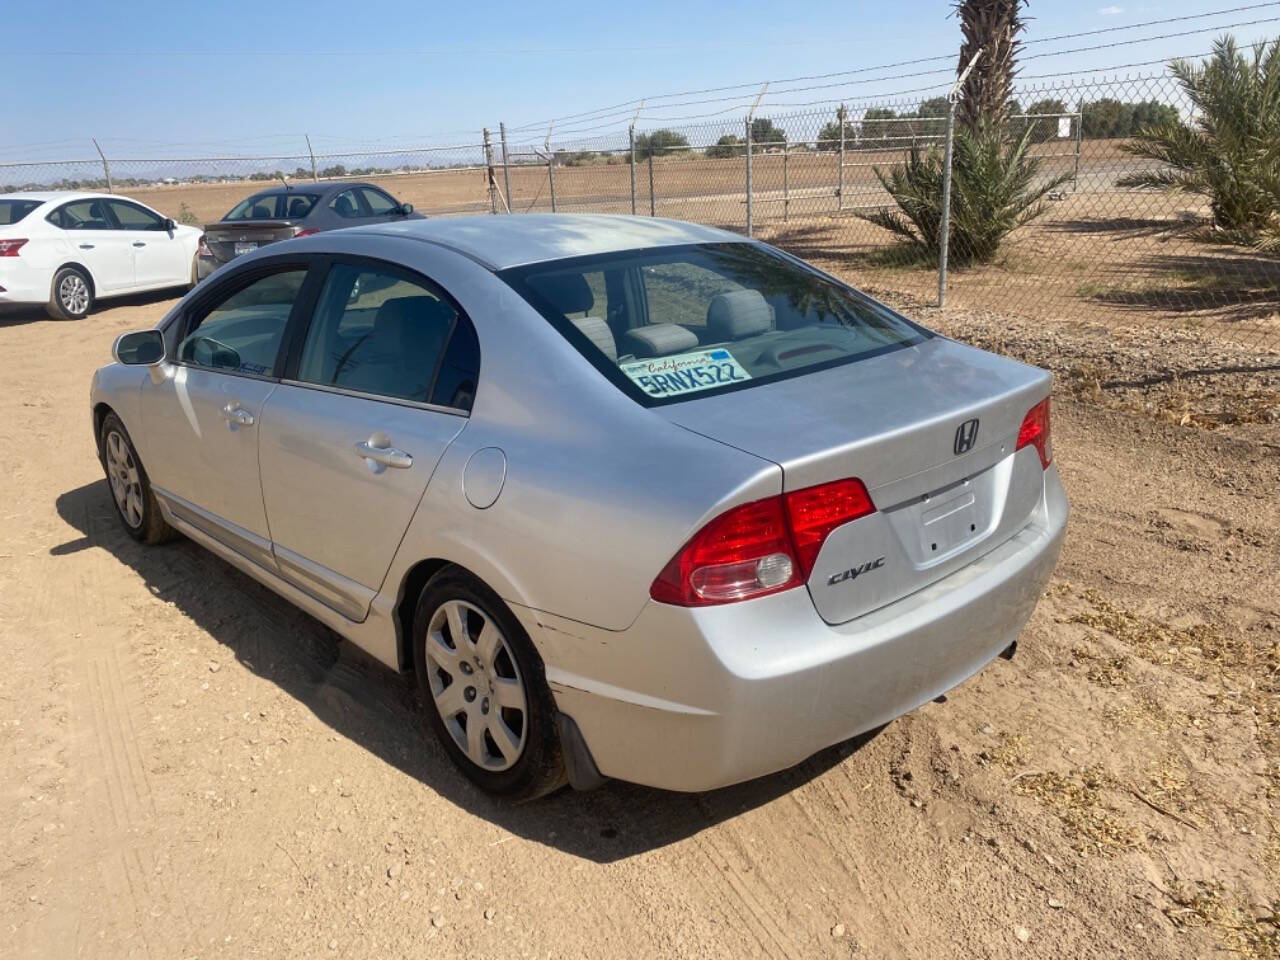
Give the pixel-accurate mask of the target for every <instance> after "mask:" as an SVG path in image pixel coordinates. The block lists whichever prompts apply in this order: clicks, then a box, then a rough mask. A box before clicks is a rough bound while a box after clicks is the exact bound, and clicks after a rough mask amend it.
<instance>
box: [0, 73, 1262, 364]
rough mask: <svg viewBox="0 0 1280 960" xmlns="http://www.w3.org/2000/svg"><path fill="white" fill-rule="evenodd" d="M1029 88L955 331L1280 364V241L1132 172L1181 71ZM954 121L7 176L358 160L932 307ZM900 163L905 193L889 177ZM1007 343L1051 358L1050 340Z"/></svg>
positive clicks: (491, 134)
mask: <svg viewBox="0 0 1280 960" xmlns="http://www.w3.org/2000/svg"><path fill="white" fill-rule="evenodd" d="M1016 96H1017V100H1016V103H1014V104H1012V105H1011V108H1010V110H1011V116H1010V118H1009V119H1008V120H1007V121H1006V124H1005V128H1004V129H1005V137H1004V143H1005V144H1006V146H1005V149H1009V147H1008V144H1009V143H1017V142H1019V141H1020V140H1021V139H1022V137H1023V135H1024V134H1025V135H1026V152H1025V157H1024V161H1025V165H1024V170H1023V174H1022V179H1021V181H1020V182H1019V183H1018V184H1014V185H1013V188H1012V189H1011V192H1013V193H1018V192H1021V193H1024V194H1029V195H1031V196H1033V197H1034V198H1035V199H1034V200H1033V202H1032V203H1031V204H1030V205H1029V206H1028V207H1026V208H1024V209H1023V212H1022V213H1019V214H1016V215H1014V216H1013V218H1012V219H1013V223H1011V224H1008V225H1009V226H1011V227H1012V229H1010V230H1009V231H1008V232H1007V233H1006V234H1004V235H1003V236H1002V237H1000V238H999V240H998V242H997V243H994V244H993V243H992V241H991V237H990V236H989V235H988V234H987V233H986V232H984V227H985V226H989V224H984V223H982V222H977V223H975V222H974V211H973V210H966V209H965V208H964V206H963V205H964V204H966V203H971V202H972V196H971V195H972V194H973V193H974V192H975V189H976V187H975V184H973V183H969V184H967V185H966V186H965V187H964V188H963V189H959V190H957V191H956V192H955V194H954V196H953V203H952V207H953V209H952V210H951V213H952V221H951V230H950V234H949V235H950V238H951V249H950V269H949V271H948V274H947V282H946V295H947V308H948V309H947V311H946V313H945V314H944V315H941V317H940V318H939V319H935V318H933V317H932V315H931V319H930V322H935V325H941V326H943V327H944V328H946V327H947V322H946V321H945V318H948V317H950V318H952V321H951V322H952V323H953V324H954V323H955V322H956V320H955V318H960V319H961V320H966V322H968V323H969V326H968V327H966V328H964V329H962V330H961V332H960V334H959V335H965V336H968V337H969V338H970V339H974V340H978V341H980V342H982V343H983V344H984V345H995V346H1001V345H1002V344H1006V341H1007V340H1008V338H1011V337H1016V338H1021V339H1023V340H1027V339H1029V338H1033V337H1034V336H1035V335H1036V333H1037V332H1040V333H1043V332H1044V331H1050V330H1052V331H1057V332H1059V333H1062V332H1064V331H1066V332H1069V331H1073V330H1075V331H1079V330H1083V329H1087V330H1090V331H1093V334H1092V335H1093V336H1094V340H1095V341H1097V343H1098V344H1101V346H1098V347H1096V349H1092V355H1093V356H1092V359H1091V361H1090V362H1091V363H1093V364H1094V365H1095V366H1097V367H1098V368H1099V369H1100V370H1101V373H1099V375H1098V376H1099V378H1103V377H1106V376H1113V377H1114V375H1115V373H1116V371H1118V370H1120V368H1121V367H1124V370H1123V372H1124V373H1125V374H1126V375H1129V374H1133V375H1138V374H1139V373H1141V370H1140V368H1141V366H1142V365H1143V364H1144V363H1145V364H1147V366H1149V367H1150V369H1151V370H1157V369H1165V368H1167V369H1174V370H1178V369H1194V368H1196V367H1197V365H1199V366H1214V365H1216V366H1217V367H1228V366H1233V365H1234V366H1238V367H1241V368H1256V369H1264V370H1265V369H1268V368H1269V369H1273V370H1274V369H1276V368H1277V366H1280V258H1277V257H1276V256H1275V255H1274V254H1270V255H1268V254H1265V253H1263V252H1261V251H1260V250H1257V249H1253V248H1251V247H1249V246H1243V245H1238V244H1231V243H1226V242H1222V241H1221V238H1220V237H1219V236H1217V235H1215V232H1214V230H1213V228H1212V216H1211V212H1210V208H1209V203H1208V200H1207V199H1206V198H1204V197H1200V196H1197V195H1192V194H1185V193H1182V194H1174V193H1167V192H1161V191H1157V190H1152V189H1136V188H1133V187H1128V186H1125V185H1123V184H1124V180H1125V178H1126V177H1130V176H1133V175H1135V174H1140V173H1143V172H1144V171H1150V170H1152V169H1155V168H1157V167H1158V166H1159V164H1156V163H1153V162H1152V161H1149V160H1145V159H1142V158H1140V157H1137V156H1135V155H1133V154H1132V153H1131V152H1130V151H1129V150H1128V149H1127V147H1128V145H1129V144H1130V143H1131V142H1132V141H1131V137H1132V136H1133V134H1134V133H1135V132H1136V131H1137V130H1138V129H1140V128H1141V127H1142V126H1144V125H1146V124H1149V123H1151V122H1155V121H1159V120H1161V119H1170V118H1182V119H1189V118H1190V117H1191V116H1192V108H1191V104H1190V103H1188V102H1187V101H1186V99H1185V97H1184V94H1183V91H1182V89H1181V88H1180V87H1179V86H1178V84H1177V83H1176V82H1175V81H1174V80H1173V78H1172V77H1170V76H1169V75H1167V74H1164V73H1159V74H1151V75H1145V76H1132V77H1126V78H1124V79H1119V80H1117V79H1111V80H1098V79H1090V80H1081V81H1069V80H1068V81H1063V82H1061V83H1058V84H1056V85H1052V86H1035V87H1027V88H1025V89H1021V90H1019V91H1018V92H1017V95H1016ZM624 122H625V121H624ZM946 131H947V102H946V99H945V98H943V97H933V98H929V99H918V100H906V101H902V100H899V101H889V102H885V101H877V102H871V103H859V104H854V103H849V104H837V103H831V104H829V105H820V106H814V107H808V108H804V109H792V110H790V111H789V112H785V113H784V112H778V111H777V110H776V109H771V110H770V111H769V112H768V113H767V115H766V114H765V113H764V112H763V111H760V112H757V113H756V114H755V115H754V116H752V117H750V118H749V119H743V118H742V117H741V116H740V115H739V116H736V117H726V118H724V119H711V120H702V121H699V122H696V123H689V124H682V125H668V126H657V125H656V124H649V125H646V124H645V123H644V122H643V116H641V122H640V123H639V124H638V125H636V126H634V127H632V128H631V129H627V128H626V127H624V128H622V129H621V130H620V131H617V132H613V133H608V134H605V135H600V136H594V137H575V136H573V135H569V136H563V135H557V134H556V133H555V132H554V131H548V132H547V133H546V134H545V135H543V136H541V138H540V139H538V138H531V137H529V135H528V133H527V132H526V133H524V134H522V135H520V136H508V135H507V132H506V130H505V129H504V128H503V127H502V126H501V125H499V126H498V128H497V129H495V130H486V131H484V132H483V134H482V135H481V136H480V137H478V138H477V139H476V141H475V142H473V143H467V144H461V145H453V146H442V147H429V148H420V149H412V150H410V149H405V150H397V151H381V152H360V153H344V154H331V153H328V154H323V155H315V156H313V155H311V154H310V153H309V152H308V153H298V154H296V155H291V156H278V157H228V158H222V159H176V160H127V159H120V160H117V159H114V158H106V159H102V158H98V159H93V158H86V159H83V160H79V161H69V162H58V163H49V164H7V165H0V190H15V189H29V188H35V187H39V188H44V189H49V188H55V189H56V188H76V189H107V188H108V177H110V189H113V190H115V191H116V192H123V193H128V194H129V195H131V196H134V197H136V198H137V199H139V200H142V201H143V202H145V203H148V204H150V205H151V206H153V207H155V208H156V209H158V210H161V211H162V212H164V213H165V214H167V215H169V216H172V217H174V218H175V219H177V220H181V221H184V222H189V223H205V222H210V221H213V220H216V219H218V218H219V217H221V216H222V215H223V214H224V213H226V211H228V210H229V209H230V208H231V207H232V206H234V204H235V203H237V202H239V201H240V200H241V199H243V198H244V197H245V196H247V195H248V194H250V193H251V192H253V191H254V190H256V189H259V188H260V187H262V186H265V185H267V184H268V183H269V182H271V181H273V180H277V179H281V178H287V179H289V180H290V181H306V180H311V179H312V178H317V179H324V180H328V179H341V178H359V179H363V180H371V181H373V182H374V183H378V184H380V185H381V186H383V187H384V188H386V189H387V190H388V191H389V192H391V193H392V194H394V195H395V196H396V197H397V198H398V199H400V200H402V201H407V202H410V203H412V204H414V206H415V207H416V208H417V209H418V210H420V211H423V212H425V213H428V214H430V215H455V214H464V213H498V214H502V213H506V212H508V211H509V212H511V213H521V214H523V213H532V212H552V211H555V212H603V213H624V214H631V213H634V214H638V215H646V216H647V215H652V216H658V217H672V218H676V219H682V220H692V221H697V222H701V223H706V224H712V225H716V226H720V227H724V228H727V229H729V230H733V231H737V232H740V233H746V234H751V235H753V236H755V237H758V238H760V239H763V240H766V241H768V242H770V243H774V244H776V245H777V246H779V247H782V248H783V249H786V250H788V251H790V252H792V253H795V254H797V255H799V256H802V257H804V258H806V259H808V260H811V261H813V262H815V263H817V264H819V265H820V266H822V267H823V268H825V269H827V270H829V271H831V272H833V273H836V274H838V275H840V276H842V277H845V278H846V279H848V280H850V281H852V282H853V283H855V284H857V285H858V286H861V287H863V288H866V289H869V290H871V291H873V292H875V293H876V294H878V295H881V296H883V297H885V298H886V299H889V300H891V301H896V302H898V303H900V304H904V305H906V306H909V307H910V308H912V309H915V310H925V311H927V310H928V308H929V307H930V306H931V305H933V304H935V303H937V301H938V297H939V273H940V263H939V258H938V253H937V249H936V248H937V246H938V223H937V219H938V212H939V210H940V206H941V196H940V190H941V177H940V176H938V177H937V178H936V181H935V180H934V179H931V178H930V177H931V174H930V171H933V173H940V172H941V170H942V168H943V162H942V159H941V157H942V154H943V152H944V144H945V140H946ZM957 149H960V143H959V140H957ZM928 164H932V167H930V168H929V170H923V167H924V166H927V165H928ZM971 165H972V164H971ZM913 166H914V167H915V168H917V169H916V171H915V172H916V174H917V175H916V177H915V178H914V180H913V179H912V178H911V177H910V176H908V174H910V173H911V172H912V167H913ZM953 166H954V164H953ZM977 169H979V170H982V169H984V168H983V167H982V166H981V165H980V164H979V165H978V167H977ZM993 169H994V168H993ZM922 170H923V172H922ZM895 178H897V181H898V184H897V186H896V187H895V192H897V193H898V197H897V198H896V199H895V196H894V195H893V194H892V193H891V192H890V190H889V189H886V183H888V184H890V185H893V184H894V183H895ZM979 180H980V183H981V184H982V185H985V187H987V188H991V189H995V186H993V184H992V182H989V181H991V180H992V178H990V177H988V178H987V179H986V180H983V179H982V178H979ZM904 184H906V185H908V186H910V187H911V189H914V190H915V191H916V192H915V194H912V193H911V190H910V189H905V187H904ZM1006 186H1007V185H1006ZM957 187H959V185H957ZM1002 189H1003V188H1002ZM1031 214H1034V215H1031ZM966 218H967V219H966ZM979 219H981V218H979ZM930 231H932V234H931V233H930ZM1126 338H1127V339H1128V340H1130V341H1133V342H1134V343H1137V347H1136V348H1135V349H1136V351H1137V352H1136V353H1135V352H1134V350H1129V352H1128V353H1127V354H1126V357H1127V360H1126V361H1125V363H1121V362H1119V361H1118V360H1116V359H1115V357H1113V356H1110V355H1109V354H1108V348H1107V346H1106V344H1107V343H1108V342H1118V341H1120V340H1125V339H1126ZM1013 352H1015V353H1020V354H1021V355H1024V356H1026V357H1027V358H1028V359H1032V360H1035V361H1037V362H1041V361H1042V360H1043V359H1044V358H1042V357H1040V356H1038V355H1037V354H1036V349H1035V347H1034V344H1029V343H1023V344H1022V346H1021V349H1015V350H1014V351H1013ZM1135 356H1137V357H1138V360H1137V361H1134V357H1135Z"/></svg>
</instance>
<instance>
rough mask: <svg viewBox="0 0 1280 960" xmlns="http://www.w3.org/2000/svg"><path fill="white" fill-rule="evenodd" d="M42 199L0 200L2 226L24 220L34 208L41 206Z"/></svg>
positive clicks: (0, 223) (0, 225)
mask: <svg viewBox="0 0 1280 960" xmlns="http://www.w3.org/2000/svg"><path fill="white" fill-rule="evenodd" d="M41 202H42V201H40V200H0V227H4V226H8V225H9V224H12V223H18V222H19V221H21V220H24V219H25V218H26V216H27V214H29V213H30V212H31V211H32V210H34V209H35V208H36V207H38V206H40V204H41Z"/></svg>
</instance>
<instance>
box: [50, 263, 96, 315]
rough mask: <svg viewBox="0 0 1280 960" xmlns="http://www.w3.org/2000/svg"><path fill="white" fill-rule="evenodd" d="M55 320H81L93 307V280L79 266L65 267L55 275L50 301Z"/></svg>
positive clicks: (51, 312)
mask: <svg viewBox="0 0 1280 960" xmlns="http://www.w3.org/2000/svg"><path fill="white" fill-rule="evenodd" d="M45 309H46V311H47V312H48V314H49V316H51V317H53V319H55V320H81V319H83V318H84V317H85V316H87V315H88V313H89V311H90V310H92V309H93V281H92V280H90V279H89V276H88V275H87V274H86V273H85V272H84V271H83V270H81V269H80V268H79V267H63V268H62V269H61V270H59V271H58V272H57V273H55V274H54V275H53V285H52V286H51V287H50V289H49V303H48V305H47V306H46V307H45Z"/></svg>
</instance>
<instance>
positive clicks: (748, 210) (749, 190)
mask: <svg viewBox="0 0 1280 960" xmlns="http://www.w3.org/2000/svg"><path fill="white" fill-rule="evenodd" d="M746 124H747V236H748V237H750V236H753V233H752V226H753V225H752V223H751V117H750V116H748V117H747V121H746Z"/></svg>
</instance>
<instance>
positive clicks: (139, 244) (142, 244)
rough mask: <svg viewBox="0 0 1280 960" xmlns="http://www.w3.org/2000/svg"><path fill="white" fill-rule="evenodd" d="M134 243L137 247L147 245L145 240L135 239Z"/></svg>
mask: <svg viewBox="0 0 1280 960" xmlns="http://www.w3.org/2000/svg"><path fill="white" fill-rule="evenodd" d="M133 245H134V246H135V247H145V246H146V243H145V242H144V241H142V240H135V241H133Z"/></svg>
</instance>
